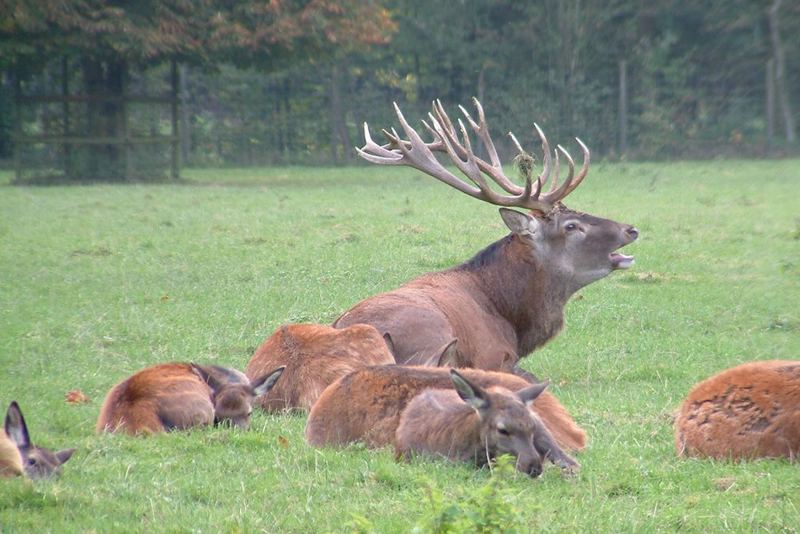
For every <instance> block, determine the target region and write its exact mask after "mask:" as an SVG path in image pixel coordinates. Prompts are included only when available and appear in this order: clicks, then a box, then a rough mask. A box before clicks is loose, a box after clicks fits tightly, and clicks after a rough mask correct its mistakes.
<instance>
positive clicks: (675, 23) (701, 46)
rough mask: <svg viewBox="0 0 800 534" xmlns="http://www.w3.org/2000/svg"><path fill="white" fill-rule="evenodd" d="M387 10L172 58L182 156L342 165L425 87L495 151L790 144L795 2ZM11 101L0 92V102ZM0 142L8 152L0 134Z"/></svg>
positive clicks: (436, 5) (549, 1) (409, 4)
mask: <svg viewBox="0 0 800 534" xmlns="http://www.w3.org/2000/svg"><path fill="white" fill-rule="evenodd" d="M385 7H386V8H387V9H388V14H389V15H390V17H391V20H392V23H393V27H392V28H391V29H386V32H385V33H386V35H385V37H386V40H385V41H386V42H383V43H381V42H378V40H376V39H372V42H352V43H350V44H348V45H346V46H331V47H330V49H329V50H325V51H321V52H315V53H308V54H297V55H293V54H292V53H291V52H292V51H291V50H289V52H288V53H286V54H284V55H283V56H281V59H280V60H279V61H278V60H276V61H274V62H266V63H265V62H259V61H245V62H243V61H235V60H234V61H215V62H212V63H209V62H205V63H203V62H197V61H194V62H192V61H187V62H183V63H182V64H181V67H180V69H179V70H180V93H181V97H182V100H183V103H184V106H183V110H182V116H181V124H182V126H183V130H184V131H183V134H184V135H183V145H182V149H183V157H184V159H185V161H186V162H187V163H188V164H194V165H209V164H220V165H264V164H284V163H313V164H316V163H334V162H335V163H346V162H348V161H351V160H354V158H355V153H354V150H353V146H355V145H358V144H361V143H362V141H363V139H362V134H361V125H362V123H363V122H364V121H367V122H368V123H369V124H370V125H371V126H372V127H373V133H375V132H377V131H379V129H380V128H381V127H385V126H390V125H397V121H396V119H395V118H394V116H393V112H392V107H391V103H392V101H397V102H398V104H400V106H401V107H402V109H403V111H404V113H405V115H406V117H407V118H408V119H409V120H411V121H412V122H413V123H414V124H418V122H417V121H418V120H419V119H420V118H423V117H424V116H425V115H426V114H427V112H428V111H429V109H430V102H431V100H432V99H435V98H439V99H441V100H442V101H443V103H444V104H445V106H446V108H447V109H448V110H449V111H450V112H451V116H453V115H455V114H456V111H457V110H456V105H458V104H462V105H464V106H465V107H467V108H468V109H471V103H470V101H471V98H472V97H473V96H475V97H478V98H479V99H480V100H481V102H482V103H483V105H484V108H485V109H486V111H487V117H488V120H489V123H490V125H491V126H492V131H493V135H494V137H495V139H496V141H497V143H498V145H499V148H500V149H501V151H505V153H506V154H508V152H507V151H508V149H509V146H508V144H507V141H506V138H505V137H504V135H503V134H505V132H508V131H509V130H510V131H513V132H515V133H516V134H517V136H518V137H519V138H520V140H521V141H522V142H523V144H524V145H525V146H528V147H534V146H535V143H534V136H533V130H532V123H533V122H534V121H536V122H538V123H539V124H540V125H541V126H542V127H543V129H544V131H545V132H546V133H547V134H548V137H549V138H550V139H551V141H555V142H560V143H562V144H564V145H566V146H568V147H569V148H571V149H572V150H573V151H574V150H575V148H574V146H573V145H571V144H570V143H571V142H572V141H571V139H572V137H574V136H578V137H581V138H582V139H583V140H584V141H585V142H586V143H587V144H588V145H589V146H590V148H591V149H592V151H593V153H594V154H596V155H599V156H605V157H610V158H620V157H627V158H637V159H643V158H679V157H681V158H685V157H689V158H695V157H714V156H720V155H739V156H742V155H744V156H762V155H767V154H776V155H781V154H786V153H790V152H791V151H792V148H793V146H794V143H795V141H794V136H795V132H794V130H795V123H796V122H797V119H798V113H797V110H798V109H800V40H798V39H797V38H796V36H797V35H800V5H799V4H798V3H796V2H783V3H781V2H780V0H778V1H775V0H769V1H766V0H765V1H754V0H704V1H702V2H698V1H690V0H652V1H645V0H611V1H608V2H589V1H585V0H583V1H582V0H538V1H530V2H517V1H512V0H482V1H480V0H459V1H447V2H430V1H428V0H392V1H389V2H386V3H385ZM299 46H302V44H301V45H299ZM234 59H235V58H234ZM60 68H62V65H61V63H58V64H57V65H56V64H55V63H53V64H51V65H50V67H48V68H47V69H45V76H44V77H42V74H39V75H38V78H36V80H39V81H38V82H35V81H34V79H33V78H31V81H30V82H29V85H28V88H29V90H32V91H35V90H36V87H37V85H36V84H37V83H38V84H39V86H42V87H43V86H45V85H47V83H50V84H51V85H53V86H55V85H57V83H58V82H57V81H54V80H56V79H57V76H56V74H54V73H57V72H59V70H58V69H60ZM48 69H49V72H50V75H49V76H50V77H49V78H47V72H48ZM168 70H169V68H168V66H165V65H164V64H163V63H162V66H160V67H159V66H157V65H156V66H155V67H152V66H151V67H150V68H148V69H146V70H140V71H138V74H135V75H132V77H131V78H132V80H133V82H132V86H134V87H135V86H137V84H138V86H139V87H140V88H148V90H150V91H158V90H161V89H163V87H164V81H163V80H165V79H166V78H167V77H168V74H167V71H168ZM47 79H49V80H50V82H47V81H46V80H47ZM42 80H45V81H42ZM131 90H132V91H133V89H131ZM7 93H8V92H6V94H7ZM9 105H11V104H9V100H8V99H7V98H6V99H5V100H0V107H1V108H2V109H0V111H2V112H3V113H2V115H6V113H5V111H6V110H8V108H9ZM141 113H144V114H146V113H145V112H141ZM29 119H30V120H34V119H36V120H39V119H40V117H39V118H36V117H34V116H33V115H30V116H29ZM0 122H3V124H0V130H3V129H4V131H6V132H7V131H8V126H7V121H0ZM537 150H538V149H537ZM0 151H4V153H5V154H4V155H5V156H6V157H7V156H8V154H9V148H8V136H6V139H5V140H3V139H0Z"/></svg>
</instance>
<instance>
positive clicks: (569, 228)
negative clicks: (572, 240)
mask: <svg viewBox="0 0 800 534" xmlns="http://www.w3.org/2000/svg"><path fill="white" fill-rule="evenodd" d="M577 229H578V225H577V224H575V223H569V224H565V225H564V230H566V231H567V232H573V231H575V230H577Z"/></svg>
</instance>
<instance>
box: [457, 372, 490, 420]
mask: <svg viewBox="0 0 800 534" xmlns="http://www.w3.org/2000/svg"><path fill="white" fill-rule="evenodd" d="M450 379H451V380H452V381H453V386H455V388H456V392H457V393H458V396H459V397H461V399H462V400H463V401H464V402H466V403H467V404H469V405H470V406H472V407H473V408H475V409H476V410H477V411H478V413H481V412H482V411H484V410H486V409H488V408H489V396H488V395H487V394H486V391H485V390H484V389H483V388H482V387H480V386H478V385H477V384H473V383H472V382H470V381H469V380H467V379H466V378H464V377H463V376H461V374H460V373H459V372H458V371H456V370H455V369H450Z"/></svg>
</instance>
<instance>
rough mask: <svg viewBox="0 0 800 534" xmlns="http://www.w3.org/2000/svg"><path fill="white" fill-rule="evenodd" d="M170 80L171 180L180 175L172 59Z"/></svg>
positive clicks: (175, 75) (176, 105)
mask: <svg viewBox="0 0 800 534" xmlns="http://www.w3.org/2000/svg"><path fill="white" fill-rule="evenodd" d="M170 79H171V80H170V81H171V82H172V90H171V95H170V96H171V97H172V98H171V99H170V111H171V114H172V140H171V142H170V146H171V147H172V172H171V176H172V179H173V180H177V179H178V177H179V175H180V165H181V163H180V161H181V160H180V158H181V147H180V123H179V122H178V64H177V62H176V61H175V60H174V59H173V60H172V66H171V69H170Z"/></svg>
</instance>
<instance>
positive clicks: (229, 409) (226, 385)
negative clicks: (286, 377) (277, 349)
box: [192, 363, 286, 429]
mask: <svg viewBox="0 0 800 534" xmlns="http://www.w3.org/2000/svg"><path fill="white" fill-rule="evenodd" d="M285 368H286V366H282V367H278V368H277V369H275V370H274V371H271V372H269V373H267V374H265V375H263V376H261V377H259V378H257V379H256V380H253V381H251V380H250V379H249V378H247V376H246V375H245V374H244V373H240V372H239V371H236V370H234V369H228V368H226V367H219V366H217V365H198V364H195V363H193V364H192V370H193V371H194V372H195V374H197V375H198V376H199V377H200V378H201V379H202V380H203V381H204V382H205V383H206V384H208V387H209V388H210V389H211V393H212V395H211V399H212V402H213V403H214V422H215V423H220V424H230V425H233V426H236V427H238V428H242V429H247V428H249V427H250V415H251V414H252V413H253V401H255V399H256V397H258V396H260V395H263V394H265V393H266V392H268V391H269V390H270V389H272V387H273V386H274V385H275V383H276V382H277V381H278V378H280V376H281V373H283V370H284V369H285Z"/></svg>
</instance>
